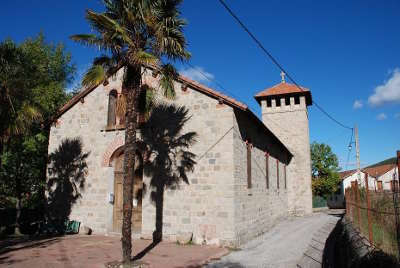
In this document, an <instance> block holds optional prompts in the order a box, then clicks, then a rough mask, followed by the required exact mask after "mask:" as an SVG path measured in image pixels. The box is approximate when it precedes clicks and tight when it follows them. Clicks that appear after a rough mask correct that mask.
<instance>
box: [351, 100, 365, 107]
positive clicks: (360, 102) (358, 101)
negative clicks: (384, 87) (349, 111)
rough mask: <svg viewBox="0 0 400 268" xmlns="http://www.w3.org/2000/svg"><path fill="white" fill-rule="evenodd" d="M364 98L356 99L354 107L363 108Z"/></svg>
mask: <svg viewBox="0 0 400 268" xmlns="http://www.w3.org/2000/svg"><path fill="white" fill-rule="evenodd" d="M363 105H364V104H363V102H362V100H355V101H354V104H353V109H361V108H362V107H363Z"/></svg>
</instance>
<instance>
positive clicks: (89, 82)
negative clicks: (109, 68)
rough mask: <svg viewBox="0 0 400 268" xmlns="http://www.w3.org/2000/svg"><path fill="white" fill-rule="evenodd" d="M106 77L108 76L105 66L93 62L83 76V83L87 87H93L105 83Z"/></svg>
mask: <svg viewBox="0 0 400 268" xmlns="http://www.w3.org/2000/svg"><path fill="white" fill-rule="evenodd" d="M106 79H107V76H106V71H105V69H104V67H103V66H101V65H96V64H93V65H92V66H91V67H90V68H89V70H88V71H87V72H86V73H85V75H84V76H83V79H82V85H83V86H85V87H93V86H97V85H99V84H100V83H103V82H104V81H105V80H106Z"/></svg>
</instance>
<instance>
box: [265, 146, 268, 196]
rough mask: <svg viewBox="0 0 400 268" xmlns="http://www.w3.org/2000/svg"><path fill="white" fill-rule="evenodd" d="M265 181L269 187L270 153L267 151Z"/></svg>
mask: <svg viewBox="0 0 400 268" xmlns="http://www.w3.org/2000/svg"><path fill="white" fill-rule="evenodd" d="M265 183H266V186H267V189H269V153H267V152H266V153H265Z"/></svg>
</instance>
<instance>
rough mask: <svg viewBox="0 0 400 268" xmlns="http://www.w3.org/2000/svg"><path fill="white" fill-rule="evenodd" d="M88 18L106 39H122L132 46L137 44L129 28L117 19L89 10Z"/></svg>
mask: <svg viewBox="0 0 400 268" xmlns="http://www.w3.org/2000/svg"><path fill="white" fill-rule="evenodd" d="M86 19H87V20H88V21H89V23H90V24H91V25H92V26H93V27H94V28H95V29H96V30H97V31H99V32H100V33H102V34H103V38H104V39H108V40H114V39H120V40H123V41H124V42H125V43H127V44H128V45H130V46H134V45H135V44H134V42H133V41H132V39H131V38H130V36H129V34H128V31H127V29H126V28H125V27H123V26H121V25H120V24H119V23H118V22H117V21H116V20H114V19H111V18H109V17H108V16H106V15H105V14H101V13H96V12H94V11H91V10H88V11H87V12H86Z"/></svg>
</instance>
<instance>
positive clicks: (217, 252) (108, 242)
mask: <svg viewBox="0 0 400 268" xmlns="http://www.w3.org/2000/svg"><path fill="white" fill-rule="evenodd" d="M133 248H134V250H133V251H134V252H133V255H134V256H135V255H136V257H137V258H138V257H142V256H143V255H144V256H143V257H142V258H141V259H140V260H139V261H140V262H141V263H143V264H144V267H200V266H202V265H204V264H205V263H207V262H208V261H210V260H213V259H218V258H220V257H221V256H223V255H225V254H227V253H228V250H227V249H224V248H219V247H212V246H198V245H178V244H176V243H169V242H161V243H159V244H157V245H156V246H154V247H152V241H149V240H134V241H133ZM119 260H121V242H120V239H119V238H118V237H110V236H98V235H92V236H83V235H72V236H63V237H54V238H46V239H36V240H29V241H21V239H7V240H3V241H0V266H1V267H17V268H18V267H21V268H33V267H52V268H53V267H55V268H57V267H69V268H77V267H93V268H96V267H105V266H104V265H105V264H106V263H109V262H113V261H119Z"/></svg>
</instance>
